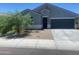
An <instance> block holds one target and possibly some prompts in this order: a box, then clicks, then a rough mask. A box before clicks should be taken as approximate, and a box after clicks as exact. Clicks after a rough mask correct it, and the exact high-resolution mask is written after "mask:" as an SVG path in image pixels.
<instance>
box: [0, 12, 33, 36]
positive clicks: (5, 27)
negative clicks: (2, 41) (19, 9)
mask: <svg viewBox="0 0 79 59" xmlns="http://www.w3.org/2000/svg"><path fill="white" fill-rule="evenodd" d="M4 19H6V20H5V21H4V22H0V24H2V23H3V24H2V26H0V29H1V30H0V32H1V34H2V35H5V34H7V33H8V32H11V31H14V32H15V33H17V35H20V33H21V32H24V31H25V30H26V29H25V28H26V27H27V26H28V25H31V24H32V19H31V15H30V14H27V15H24V16H23V15H22V14H21V13H15V14H11V15H10V16H9V17H7V18H6V17H5V18H4ZM1 20H3V19H1Z"/></svg>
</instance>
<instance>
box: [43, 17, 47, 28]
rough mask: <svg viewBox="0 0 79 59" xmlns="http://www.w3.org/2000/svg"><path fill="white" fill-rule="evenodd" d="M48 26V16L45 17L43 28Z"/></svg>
mask: <svg viewBox="0 0 79 59" xmlns="http://www.w3.org/2000/svg"><path fill="white" fill-rule="evenodd" d="M46 28H47V17H44V18H43V29H46Z"/></svg>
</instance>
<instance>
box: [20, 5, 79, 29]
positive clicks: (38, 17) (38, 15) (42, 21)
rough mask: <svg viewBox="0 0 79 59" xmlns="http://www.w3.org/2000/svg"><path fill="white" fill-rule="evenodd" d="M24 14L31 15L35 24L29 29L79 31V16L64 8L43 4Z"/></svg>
mask: <svg viewBox="0 0 79 59" xmlns="http://www.w3.org/2000/svg"><path fill="white" fill-rule="evenodd" d="M22 13H24V14H28V13H29V14H30V15H31V18H32V19H33V24H32V25H29V26H28V29H77V28H79V21H78V20H79V18H78V14H77V13H74V12H72V11H69V10H66V9H64V8H61V7H58V6H55V5H52V4H43V5H41V6H39V7H37V8H35V9H33V10H29V9H26V10H24V11H22Z"/></svg>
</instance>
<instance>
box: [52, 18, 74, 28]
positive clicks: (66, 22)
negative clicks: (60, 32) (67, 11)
mask: <svg viewBox="0 0 79 59" xmlns="http://www.w3.org/2000/svg"><path fill="white" fill-rule="evenodd" d="M51 28H53V29H73V28H74V19H54V20H51Z"/></svg>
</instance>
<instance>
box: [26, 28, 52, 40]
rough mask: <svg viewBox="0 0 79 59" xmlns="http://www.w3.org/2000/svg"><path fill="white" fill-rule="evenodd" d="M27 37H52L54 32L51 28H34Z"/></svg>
mask: <svg viewBox="0 0 79 59" xmlns="http://www.w3.org/2000/svg"><path fill="white" fill-rule="evenodd" d="M25 38H29V39H52V33H51V31H50V30H49V29H44V30H32V32H31V33H29V35H28V36H26V37H25Z"/></svg>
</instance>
